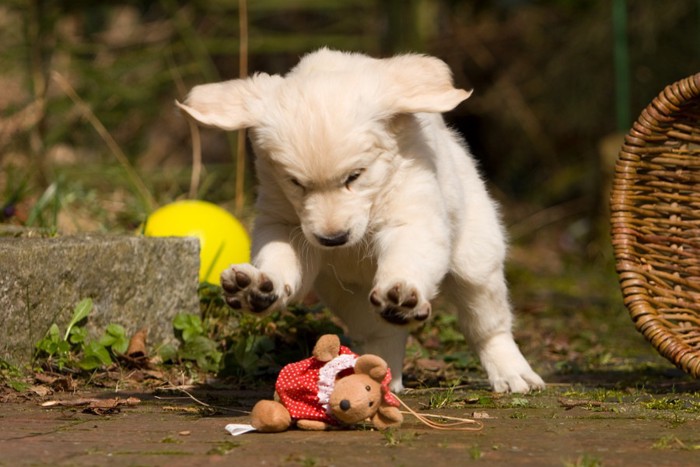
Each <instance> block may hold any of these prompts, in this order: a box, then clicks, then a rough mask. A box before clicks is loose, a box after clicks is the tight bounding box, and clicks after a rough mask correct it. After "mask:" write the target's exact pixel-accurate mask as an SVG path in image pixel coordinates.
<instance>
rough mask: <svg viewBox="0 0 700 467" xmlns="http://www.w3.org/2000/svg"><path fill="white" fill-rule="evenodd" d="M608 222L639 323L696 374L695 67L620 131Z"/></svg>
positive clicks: (699, 304)
mask: <svg viewBox="0 0 700 467" xmlns="http://www.w3.org/2000/svg"><path fill="white" fill-rule="evenodd" d="M611 222H612V240H613V248H614V251H615V260H616V267H617V272H618V275H619V278H620V287H621V289H622V294H623V296H624V301H625V306H626V307H627V309H628V310H629V313H630V315H631V317H632V320H633V321H634V324H635V326H636V327H637V330H638V331H640V332H641V333H642V334H643V335H644V337H645V338H646V339H647V340H649V342H651V343H652V345H653V346H654V347H655V348H656V349H657V350H658V351H659V353H660V354H661V355H663V356H664V357H666V358H667V359H669V360H670V361H672V362H673V363H675V364H676V365H677V366H678V367H679V368H681V369H683V370H684V371H685V372H687V373H689V374H691V375H693V376H694V377H698V376H700V73H698V74H696V75H694V76H690V77H688V78H685V79H683V80H680V81H678V82H676V83H674V84H672V85H670V86H667V87H666V89H664V91H663V92H662V93H661V94H659V96H658V97H656V98H655V99H654V100H653V101H652V103H651V104H650V105H649V106H648V107H647V108H646V109H645V110H644V111H643V112H642V113H641V115H640V116H639V118H638V119H637V121H636V122H635V123H634V125H633V127H632V129H631V130H630V131H629V133H628V134H627V136H626V137H625V143H624V144H623V146H622V149H621V151H620V155H619V157H618V160H617V165H616V168H615V178H614V184H613V189H612V197H611Z"/></svg>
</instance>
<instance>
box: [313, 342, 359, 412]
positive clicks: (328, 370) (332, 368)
mask: <svg viewBox="0 0 700 467" xmlns="http://www.w3.org/2000/svg"><path fill="white" fill-rule="evenodd" d="M356 361H357V357H356V356H355V355H349V354H346V355H339V356H337V357H335V358H334V359H333V360H331V361H330V362H328V363H326V364H325V365H323V366H322V367H321V369H320V370H319V372H318V401H319V402H320V403H321V406H322V407H323V408H324V409H325V411H326V413H330V409H331V408H330V406H329V403H330V399H331V393H332V392H333V388H334V387H335V378H336V377H337V376H338V373H340V372H341V371H343V370H347V369H348V368H355V362H356Z"/></svg>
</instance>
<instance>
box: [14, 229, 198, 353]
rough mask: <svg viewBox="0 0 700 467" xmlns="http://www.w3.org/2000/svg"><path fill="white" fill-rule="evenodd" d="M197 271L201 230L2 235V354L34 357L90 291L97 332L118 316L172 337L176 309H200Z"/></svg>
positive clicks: (91, 323)
mask: <svg viewBox="0 0 700 467" xmlns="http://www.w3.org/2000/svg"><path fill="white" fill-rule="evenodd" d="M198 272H199V241H198V240H197V239H196V238H175V237H172V238H148V237H130V236H107V235H81V236H69V237H55V238H6V237H4V238H0V358H2V359H4V360H6V361H8V362H10V363H12V364H14V365H21V364H26V363H28V362H29V361H30V360H31V357H32V354H33V350H34V345H35V343H36V342H37V341H38V340H39V339H41V338H42V337H43V336H44V335H45V333H46V331H47V330H48V328H49V327H50V326H51V324H52V323H54V322H55V323H57V324H58V325H59V328H60V329H61V330H62V331H63V330H65V328H66V325H67V324H68V322H69V321H70V319H71V317H72V314H73V309H74V307H75V305H76V304H77V303H78V302H79V301H80V300H82V299H84V298H92V300H93V302H94V308H93V311H92V313H91V314H90V317H89V320H88V329H89V330H90V333H91V335H93V336H98V335H101V334H102V333H103V331H104V329H105V327H106V326H107V325H108V324H111V323H115V324H121V325H122V326H124V327H125V328H126V329H127V332H129V333H130V334H131V333H133V332H135V331H136V330H138V329H140V328H143V327H147V328H148V330H149V334H148V342H149V343H150V344H158V343H161V342H166V341H169V340H172V339H173V337H174V336H173V331H172V322H173V317H174V316H175V315H176V314H177V313H179V312H189V313H198V312H199V300H198V295H197V287H198Z"/></svg>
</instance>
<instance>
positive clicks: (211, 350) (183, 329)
mask: <svg viewBox="0 0 700 467" xmlns="http://www.w3.org/2000/svg"><path fill="white" fill-rule="evenodd" d="M173 327H174V328H175V330H176V335H177V337H178V339H179V340H180V342H181V345H180V347H179V348H175V347H173V346H164V347H163V348H162V349H161V351H160V354H161V357H162V358H163V361H164V362H183V361H185V362H194V363H195V364H196V365H197V367H198V368H199V369H201V370H204V371H211V372H216V371H218V370H219V363H220V362H221V356H222V353H221V351H219V349H218V345H217V343H216V342H214V341H213V340H212V339H210V338H209V337H208V335H207V334H206V331H205V328H204V325H203V323H202V319H201V318H200V317H199V316H198V315H194V314H191V313H179V314H177V315H176V316H175V319H174V320H173Z"/></svg>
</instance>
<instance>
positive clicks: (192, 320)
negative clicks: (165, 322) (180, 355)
mask: <svg viewBox="0 0 700 467" xmlns="http://www.w3.org/2000/svg"><path fill="white" fill-rule="evenodd" d="M173 327H174V328H175V329H177V330H179V331H180V332H181V333H182V340H183V341H185V342H187V341H190V340H192V339H193V338H194V337H196V336H201V335H203V334H204V327H203V326H202V319H201V318H200V317H199V316H198V315H195V314H191V313H179V314H177V315H176V316H175V319H174V320H173Z"/></svg>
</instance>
